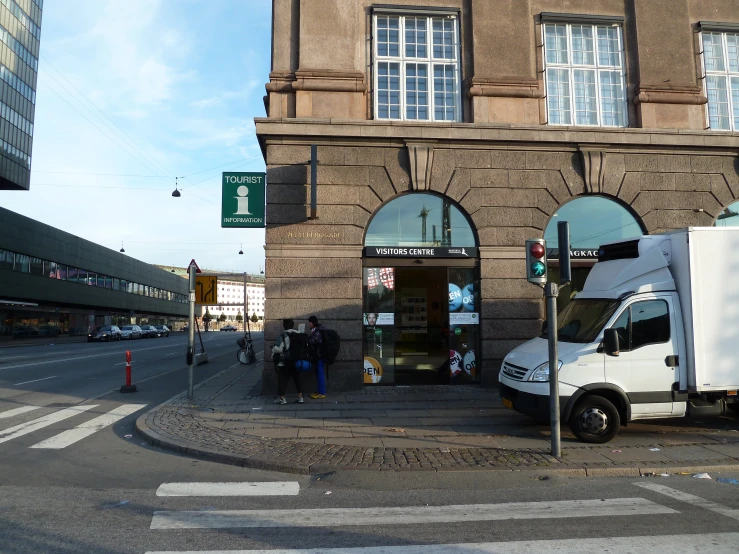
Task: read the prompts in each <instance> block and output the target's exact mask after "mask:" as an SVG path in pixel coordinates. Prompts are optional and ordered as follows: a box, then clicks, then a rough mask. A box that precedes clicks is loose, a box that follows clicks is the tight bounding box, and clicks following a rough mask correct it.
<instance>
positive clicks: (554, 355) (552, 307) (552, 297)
mask: <svg viewBox="0 0 739 554" xmlns="http://www.w3.org/2000/svg"><path fill="white" fill-rule="evenodd" d="M557 289H558V287H557V283H551V282H550V283H547V284H546V286H545V287H544V295H545V296H546V298H547V322H548V324H547V330H548V332H547V336H548V337H549V421H550V425H551V430H552V456H554V457H555V458H559V457H561V456H562V447H561V444H560V436H559V367H558V366H559V354H558V352H557V295H558V294H559V290H557Z"/></svg>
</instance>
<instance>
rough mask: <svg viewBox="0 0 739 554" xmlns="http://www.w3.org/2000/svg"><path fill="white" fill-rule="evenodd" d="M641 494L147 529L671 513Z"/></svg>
mask: <svg viewBox="0 0 739 554" xmlns="http://www.w3.org/2000/svg"><path fill="white" fill-rule="evenodd" d="M676 513H679V512H677V511H676V510H673V509H671V508H667V507H666V506H661V505H660V504H655V503H654V502H651V501H649V500H646V499H644V498H607V499H604V500H561V501H552V502H516V503H508V504H468V505H453V506H409V507H391V508H387V507H382V508H372V507H368V508H322V509H310V510H222V511H217V510H213V511H157V512H154V517H153V518H152V520H151V526H150V528H151V529H229V528H257V527H259V528H265V527H269V528H275V527H335V526H342V525H347V526H352V525H355V526H380V525H397V524H403V525H408V524H414V523H417V524H430V523H442V524H447V523H455V522H462V521H500V520H509V519H556V518H578V517H594V516H608V517H612V516H633V515H653V514H676Z"/></svg>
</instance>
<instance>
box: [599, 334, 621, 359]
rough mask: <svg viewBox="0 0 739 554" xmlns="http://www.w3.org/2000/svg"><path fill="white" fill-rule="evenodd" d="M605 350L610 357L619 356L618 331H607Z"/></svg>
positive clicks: (604, 342) (604, 343)
mask: <svg viewBox="0 0 739 554" xmlns="http://www.w3.org/2000/svg"><path fill="white" fill-rule="evenodd" d="M603 350H605V353H606V354H607V355H609V356H618V355H619V350H620V348H619V344H618V331H617V330H616V329H606V330H605V331H604V332H603Z"/></svg>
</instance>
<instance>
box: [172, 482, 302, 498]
mask: <svg viewBox="0 0 739 554" xmlns="http://www.w3.org/2000/svg"><path fill="white" fill-rule="evenodd" d="M298 493H300V484H299V483H298V482H297V481H276V482H264V483H163V484H162V485H161V486H160V487H159V488H158V489H157V496H295V495H297V494H298Z"/></svg>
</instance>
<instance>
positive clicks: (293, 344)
mask: <svg viewBox="0 0 739 554" xmlns="http://www.w3.org/2000/svg"><path fill="white" fill-rule="evenodd" d="M285 337H287V338H289V340H290V347H289V348H287V349H285V350H284V351H283V352H282V357H281V361H283V362H291V363H295V362H299V361H302V360H310V358H311V348H310V343H309V340H308V335H306V334H305V333H285Z"/></svg>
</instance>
